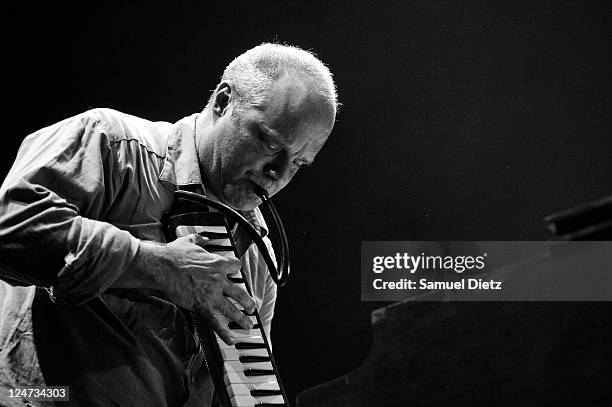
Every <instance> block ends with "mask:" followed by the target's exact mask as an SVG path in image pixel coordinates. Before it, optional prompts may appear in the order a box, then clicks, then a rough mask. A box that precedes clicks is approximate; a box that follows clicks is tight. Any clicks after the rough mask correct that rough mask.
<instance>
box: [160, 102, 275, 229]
mask: <svg viewBox="0 0 612 407" xmlns="http://www.w3.org/2000/svg"><path fill="white" fill-rule="evenodd" d="M197 117H198V114H197V113H195V114H192V115H191V116H187V117H184V118H182V119H181V120H179V121H178V122H176V123H175V124H174V126H173V127H172V129H171V130H170V134H169V135H168V145H167V147H166V156H165V157H164V165H163V167H162V170H161V173H160V174H159V180H160V181H164V182H166V183H168V184H170V185H172V189H173V190H177V189H187V190H191V191H192V192H197V193H200V194H202V195H205V196H206V195H207V193H206V188H205V187H204V183H203V181H202V174H201V173H200V164H199V160H198V153H197V151H196V140H195V126H196V125H195V123H196V120H197ZM238 212H239V213H240V214H241V215H242V216H244V217H245V218H246V219H247V220H248V221H249V223H251V224H252V225H253V227H255V229H256V230H257V231H258V232H259V233H260V234H261V235H262V236H266V235H267V234H268V227H267V225H266V221H265V220H264V218H263V215H262V214H261V211H260V210H259V208H255V209H253V210H250V211H238Z"/></svg>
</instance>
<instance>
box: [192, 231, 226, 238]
mask: <svg viewBox="0 0 612 407" xmlns="http://www.w3.org/2000/svg"><path fill="white" fill-rule="evenodd" d="M198 235H200V236H204V237H207V238H209V239H227V238H228V237H229V235H228V234H227V233H219V232H206V231H203V232H200V233H198Z"/></svg>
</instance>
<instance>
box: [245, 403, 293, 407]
mask: <svg viewBox="0 0 612 407" xmlns="http://www.w3.org/2000/svg"><path fill="white" fill-rule="evenodd" d="M286 406H287V405H286V404H285V403H258V404H255V406H253V407H286Z"/></svg>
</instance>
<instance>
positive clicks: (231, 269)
mask: <svg viewBox="0 0 612 407" xmlns="http://www.w3.org/2000/svg"><path fill="white" fill-rule="evenodd" d="M241 267H242V262H241V261H240V260H238V259H236V258H232V257H225V260H224V261H223V263H222V265H221V270H222V272H223V274H225V275H226V276H227V277H240V275H238V276H234V275H235V274H239V273H240V268H241Z"/></svg>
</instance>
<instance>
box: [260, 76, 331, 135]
mask: <svg viewBox="0 0 612 407" xmlns="http://www.w3.org/2000/svg"><path fill="white" fill-rule="evenodd" d="M266 93H267V94H266V102H265V103H264V105H263V106H261V107H260V108H259V109H258V113H259V114H258V115H257V116H258V117H257V121H258V122H259V124H260V125H261V126H262V127H264V128H265V129H266V130H267V131H269V132H270V133H272V134H274V135H277V136H279V137H280V138H282V139H284V140H285V141H287V142H293V141H295V142H299V141H309V142H310V143H309V144H311V143H312V144H315V145H322V144H323V143H324V142H325V140H326V139H327V136H328V135H329V133H330V132H331V129H332V127H333V125H334V119H335V117H334V112H333V109H332V108H331V107H330V106H329V105H328V103H326V102H325V100H324V98H323V97H322V96H320V95H319V94H317V93H316V92H315V91H314V89H313V87H312V86H309V84H308V83H307V82H304V81H302V80H299V79H297V78H296V77H295V76H292V75H285V76H284V77H282V78H280V79H278V80H277V81H275V82H273V84H272V86H271V87H270V89H268V91H267V92H266Z"/></svg>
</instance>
